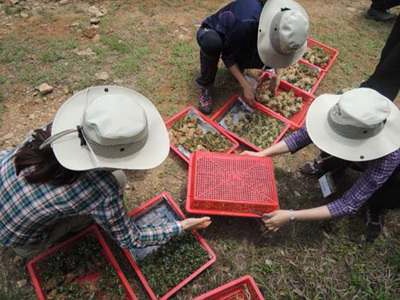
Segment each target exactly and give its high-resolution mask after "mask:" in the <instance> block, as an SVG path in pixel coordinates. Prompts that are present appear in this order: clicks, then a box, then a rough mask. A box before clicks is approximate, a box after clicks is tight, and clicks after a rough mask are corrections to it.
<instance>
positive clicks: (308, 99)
mask: <svg viewBox="0 0 400 300" xmlns="http://www.w3.org/2000/svg"><path fill="white" fill-rule="evenodd" d="M264 78H271V74H270V73H268V72H265V73H264V74H263V75H262V79H264ZM279 90H283V91H290V90H293V92H294V95H295V96H296V97H301V98H302V99H303V106H302V107H301V110H300V111H299V112H297V113H296V114H294V115H293V116H291V117H290V118H289V119H287V118H285V117H284V116H283V115H281V114H280V113H278V112H276V113H277V114H278V115H279V116H281V117H282V118H283V119H285V120H286V121H287V122H288V123H290V124H291V125H292V127H293V128H300V127H302V126H303V124H304V120H305V117H306V114H307V111H308V109H309V107H310V105H311V103H312V102H313V101H314V99H315V97H314V96H311V95H310V94H308V93H306V92H304V91H303V90H301V89H297V88H293V85H291V84H289V83H287V82H286V81H281V82H280V83H279V88H278V92H279ZM259 104H260V105H261V106H264V107H267V108H268V109H271V108H269V107H268V106H266V105H264V104H261V103H259ZM271 110H272V109H271Z"/></svg>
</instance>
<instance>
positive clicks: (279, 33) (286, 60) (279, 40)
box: [257, 0, 309, 68]
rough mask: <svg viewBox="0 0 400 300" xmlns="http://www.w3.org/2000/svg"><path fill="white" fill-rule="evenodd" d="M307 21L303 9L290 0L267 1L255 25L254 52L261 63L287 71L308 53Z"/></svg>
mask: <svg viewBox="0 0 400 300" xmlns="http://www.w3.org/2000/svg"><path fill="white" fill-rule="evenodd" d="M308 28H309V21H308V15H307V12H306V11H305V10H304V8H303V7H302V6H301V5H300V4H298V3H297V2H296V1H293V0H268V1H267V3H265V5H264V7H263V10H262V12H261V16H260V22H259V25H258V39H257V48H258V54H259V55H260V58H261V60H262V62H263V63H264V64H265V65H266V66H269V67H271V68H286V67H288V66H290V65H291V64H294V63H295V62H297V61H298V60H299V59H300V58H301V57H302V56H303V54H304V52H305V51H306V49H307V35H308Z"/></svg>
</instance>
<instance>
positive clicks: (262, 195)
mask: <svg viewBox="0 0 400 300" xmlns="http://www.w3.org/2000/svg"><path fill="white" fill-rule="evenodd" d="M278 207H279V203H278V194H277V189H276V183H275V176H274V171H273V165H272V160H271V158H269V157H263V158H261V157H254V156H242V155H234V154H220V153H209V152H201V151H196V152H195V153H194V154H192V157H191V160H190V164H189V174H188V187H187V198H186V210H187V211H188V212H190V213H194V214H210V215H223V216H235V217H253V218H259V217H260V216H262V214H263V213H268V212H271V211H273V210H276V209H278Z"/></svg>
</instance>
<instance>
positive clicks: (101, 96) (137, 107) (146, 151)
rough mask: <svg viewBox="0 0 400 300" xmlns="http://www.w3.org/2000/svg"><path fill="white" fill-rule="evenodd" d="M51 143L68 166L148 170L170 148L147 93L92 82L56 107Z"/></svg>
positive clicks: (58, 157) (47, 143) (80, 168)
mask: <svg viewBox="0 0 400 300" xmlns="http://www.w3.org/2000/svg"><path fill="white" fill-rule="evenodd" d="M48 145H51V147H52V149H53V151H54V154H55V156H56V158H57V160H58V161H59V163H60V164H61V165H63V166H64V167H65V168H67V169H70V170H79V171H82V170H90V169H97V168H109V169H150V168H154V167H156V166H158V165H159V164H161V163H162V162H163V161H164V159H165V158H166V157H167V156H168V153H169V137H168V132H167V129H166V127H165V124H164V121H163V119H162V118H161V115H160V114H159V112H158V110H157V108H156V107H155V106H154V105H153V104H152V103H151V101H150V100H149V99H147V98H146V97H145V96H143V95H141V94H139V93H138V92H136V91H134V90H131V89H128V88H124V87H119V86H95V87H90V88H87V89H85V90H83V91H80V92H78V93H76V94H75V95H73V96H72V97H71V98H69V99H68V100H67V101H66V102H65V103H64V104H63V105H62V106H61V107H60V109H59V110H58V111H57V113H56V116H55V118H54V121H53V125H52V136H51V137H50V138H48V139H47V140H46V141H45V142H44V143H43V144H42V145H41V148H43V147H46V146H48Z"/></svg>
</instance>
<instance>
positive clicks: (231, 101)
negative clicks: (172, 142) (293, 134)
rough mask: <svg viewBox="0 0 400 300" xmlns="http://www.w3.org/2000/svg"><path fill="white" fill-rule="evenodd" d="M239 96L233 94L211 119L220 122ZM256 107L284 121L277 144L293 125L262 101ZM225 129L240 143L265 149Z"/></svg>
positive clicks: (259, 149) (255, 148)
mask: <svg viewBox="0 0 400 300" xmlns="http://www.w3.org/2000/svg"><path fill="white" fill-rule="evenodd" d="M239 98H240V97H239V96H238V95H234V96H232V97H231V98H230V99H229V100H228V101H226V102H225V104H224V105H223V106H222V107H221V108H220V109H219V110H218V111H216V112H215V114H214V115H213V116H212V117H211V119H212V120H213V121H216V122H220V121H221V119H223V118H224V116H225V115H226V114H227V113H228V112H229V111H230V110H231V109H232V106H233V105H234V104H235V103H236V101H239ZM254 109H256V110H258V111H260V112H262V113H264V114H266V115H268V116H270V117H273V118H275V119H278V120H279V121H282V123H283V125H282V126H283V128H282V132H281V133H280V134H279V135H278V137H277V138H276V140H275V142H274V143H273V144H276V143H277V142H279V141H280V139H281V137H282V136H284V135H285V133H286V131H287V130H288V129H289V128H290V127H291V126H292V125H291V124H290V123H288V121H287V120H286V119H284V118H282V117H281V116H280V115H279V114H277V113H275V112H274V111H272V110H270V109H269V108H268V107H265V106H264V105H261V104H260V103H255V106H254ZM223 130H225V132H227V133H228V134H229V135H231V136H232V137H234V138H235V139H236V140H238V141H239V142H240V143H242V144H244V145H246V146H247V147H249V148H252V149H254V150H256V151H261V150H263V149H261V148H260V147H257V146H256V145H254V144H252V143H251V142H249V141H247V140H245V139H244V138H242V137H240V136H238V135H237V134H235V133H234V132H232V131H229V130H228V129H225V128H223Z"/></svg>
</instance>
